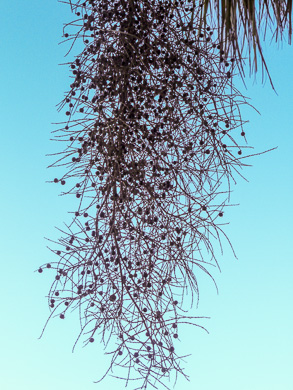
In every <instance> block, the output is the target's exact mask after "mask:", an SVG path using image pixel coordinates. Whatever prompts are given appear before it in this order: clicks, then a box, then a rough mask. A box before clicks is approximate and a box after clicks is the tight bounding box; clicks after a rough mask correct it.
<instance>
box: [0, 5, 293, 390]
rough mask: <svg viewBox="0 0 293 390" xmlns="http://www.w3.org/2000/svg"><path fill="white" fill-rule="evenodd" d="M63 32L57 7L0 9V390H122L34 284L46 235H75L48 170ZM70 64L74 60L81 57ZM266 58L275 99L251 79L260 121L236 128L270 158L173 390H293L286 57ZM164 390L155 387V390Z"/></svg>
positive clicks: (205, 285) (292, 162) (186, 337)
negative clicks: (65, 228) (52, 314)
mask: <svg viewBox="0 0 293 390" xmlns="http://www.w3.org/2000/svg"><path fill="white" fill-rule="evenodd" d="M66 20H67V21H70V20H71V14H70V9H69V6H67V5H65V4H60V3H58V2H57V0H53V1H52V0H51V1H48V0H42V1H40V0H30V1H28V2H27V1H20V0H15V1H13V2H12V1H1V14H0V29H1V40H0V53H1V64H0V69H1V71H0V81H1V91H0V99H1V100H0V107H1V152H0V166H1V169H0V172H1V202H0V215H1V225H0V237H1V246H0V259H1V274H0V279H1V281H0V291H1V296H2V299H1V321H0V351H1V353H0V367H1V375H0V388H1V389H3V390H16V389H23V390H26V389H29V390H40V389H42V390H53V389H54V390H61V389H62V390H64V389H70V390H80V389H82V390H95V389H96V390H107V389H110V388H115V389H122V388H124V386H123V382H120V381H117V380H114V379H111V378H107V379H105V380H104V381H103V382H101V383H100V384H98V385H97V384H93V381H94V380H97V379H99V378H100V377H101V376H102V375H103V374H104V371H105V369H106V368H107V366H106V365H105V361H106V359H105V357H104V354H103V349H102V344H100V343H99V342H98V341H97V342H95V343H93V344H90V345H89V346H87V347H86V348H82V347H83V343H82V342H81V343H80V344H79V345H78V346H77V348H76V350H75V352H74V353H73V354H72V352H71V349H72V346H73V344H74V341H75V338H76V336H77V335H78V332H79V325H78V322H77V321H76V318H75V317H76V316H74V315H73V316H72V318H68V319H66V320H65V321H61V320H59V318H56V319H54V320H52V322H50V324H49V326H48V328H47V331H46V332H45V334H44V336H43V338H42V339H41V340H38V337H39V335H40V333H41V330H42V327H43V325H44V323H45V321H46V319H47V316H48V313H49V310H48V308H47V301H46V298H45V296H46V294H47V292H48V289H49V287H50V285H51V277H52V274H50V275H49V274H46V273H45V272H44V273H43V274H41V275H40V274H38V273H37V272H34V271H35V270H36V269H37V268H38V266H39V265H40V264H43V263H45V262H47V261H51V260H52V256H51V254H50V252H49V251H48V249H47V248H46V245H47V241H46V240H45V239H44V236H45V237H50V238H57V237H58V232H57V231H56V230H55V228H54V226H58V227H62V223H63V221H69V220H70V217H69V216H68V215H67V211H69V210H70V202H71V200H70V199H67V198H66V197H58V194H59V190H60V187H59V186H57V187H56V186H54V185H53V184H47V183H46V180H51V179H52V178H53V177H55V176H56V171H54V170H52V169H50V170H48V169H47V168H46V166H47V165H49V163H50V162H52V161H53V160H52V159H50V158H48V157H46V156H45V155H46V154H48V153H53V152H56V151H58V150H60V146H59V145H57V144H56V143H54V142H50V137H51V131H52V130H54V129H56V126H55V127H54V126H53V125H51V123H52V122H60V121H62V120H64V118H65V115H64V112H62V113H61V114H58V113H57V111H56V107H55V105H56V104H57V103H59V101H60V100H62V98H63V93H64V92H65V90H67V88H68V86H69V83H70V81H69V72H68V68H67V67H61V66H58V64H59V63H62V62H66V59H64V54H65V53H66V50H67V48H68V46H67V45H66V44H64V45H58V42H59V41H60V40H61V34H62V25H63V23H64V22H65V21H66ZM76 53H78V51H76ZM265 56H266V58H267V61H268V65H269V69H270V71H271V76H272V78H273V81H274V83H275V88H276V90H277V93H278V95H277V94H276V93H275V92H273V90H272V88H271V87H270V84H269V82H268V81H267V82H266V83H265V85H263V84H262V82H261V73H259V74H258V76H257V83H254V82H253V79H252V78H251V79H250V78H249V75H248V74H247V77H246V83H247V89H245V88H244V87H243V85H241V81H240V80H239V82H238V83H237V85H238V86H239V88H240V89H241V91H242V92H243V94H244V95H245V96H248V97H250V98H251V101H250V102H251V104H252V105H254V106H255V107H256V108H257V109H258V110H259V111H260V112H261V115H259V114H257V113H256V112H255V111H254V110H253V109H251V108H249V107H246V108H244V109H243V111H242V115H243V118H244V119H245V120H248V121H249V123H248V124H247V125H246V126H245V132H246V134H247V140H248V143H249V145H251V146H253V147H254V148H255V149H254V151H255V152H262V151H265V150H267V149H271V148H274V147H278V148H277V149H276V150H274V151H272V152H270V153H267V154H264V155H262V156H259V157H254V158H252V159H249V161H247V162H249V163H250V164H252V165H253V166H252V167H247V168H246V169H245V171H244V172H243V173H244V175H245V176H246V178H247V179H248V182H246V181H244V180H243V179H241V178H239V179H238V180H237V181H238V183H237V185H236V186H235V187H234V189H233V194H232V203H235V204H238V203H239V204H240V205H239V206H237V207H231V208H229V210H228V209H227V210H226V212H225V217H224V219H225V222H227V223H228V222H229V223H230V224H229V225H227V226H226V227H225V232H226V233H227V235H228V237H229V238H230V239H231V241H232V243H233V246H234V249H235V251H236V254H237V257H238V259H235V258H234V257H233V253H232V252H231V250H230V249H229V247H228V245H224V249H225V251H224V255H223V256H222V255H221V253H220V250H219V249H218V248H217V249H216V250H217V253H218V260H219V263H220V266H221V273H220V272H219V271H217V270H215V271H214V273H213V275H214V277H215V279H216V281H217V283H218V287H219V295H217V293H216V290H215V288H214V286H213V284H212V282H211V281H210V280H209V279H207V278H201V279H200V304H199V308H198V309H196V308H194V313H196V314H195V315H198V316H209V317H211V319H209V320H206V321H205V322H201V324H203V325H205V326H206V327H207V329H208V330H209V334H207V333H205V332H204V331H201V330H200V329H197V328H188V329H186V330H185V331H184V332H181V334H182V335H181V344H180V345H181V346H180V349H181V351H182V354H188V353H191V354H192V356H191V357H189V358H187V359H186V364H185V367H186V370H185V372H186V374H188V375H189V376H190V382H187V381H186V380H184V378H179V379H178V382H177V385H176V390H191V389H193V390H194V389H198V390H215V389H216V390H279V389H282V390H292V389H293V374H292V364H293V351H292V348H293V312H292V300H293V283H292V280H293V255H292V244H293V240H292V236H293V202H292V198H293V197H292V194H293V153H292V148H293V124H292V123H293V121H292V112H293V97H292V90H293V72H292V68H293V51H292V46H289V45H287V44H286V43H284V45H283V47H280V48H279V49H278V48H277V45H276V44H275V43H274V42H273V43H272V44H271V45H269V44H267V45H266V48H265ZM133 388H134V387H132V386H129V389H131V390H132V389H133ZM160 389H161V388H160V387H159V390H160Z"/></svg>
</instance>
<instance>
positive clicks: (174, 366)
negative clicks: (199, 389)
mask: <svg viewBox="0 0 293 390" xmlns="http://www.w3.org/2000/svg"><path fill="white" fill-rule="evenodd" d="M70 5H71V9H72V11H73V12H74V14H75V16H76V18H75V20H74V21H73V22H72V23H69V24H67V25H66V26H65V28H64V37H65V38H66V39H67V40H68V41H69V42H72V44H73V43H74V42H75V41H76V39H77V38H80V39H81V40H82V41H83V43H84V49H83V51H82V53H81V54H79V55H78V56H77V57H76V58H75V60H74V61H72V62H70V63H69V66H70V70H71V72H72V78H73V80H72V84H71V85H70V90H69V91H68V92H67V93H66V96H65V98H64V100H63V101H62V102H61V104H60V109H61V108H63V107H64V106H66V107H67V108H66V115H67V117H68V120H67V121H66V123H64V125H62V128H61V129H60V130H59V132H58V133H57V137H56V139H57V140H59V141H64V142H65V144H66V148H65V150H64V152H62V153H61V156H60V155H59V156H58V161H57V162H56V163H55V164H53V166H60V165H61V166H63V167H64V168H65V169H66V171H65V173H64V175H63V176H62V177H59V178H55V179H54V182H55V183H61V185H62V186H65V188H67V190H66V191H65V192H64V193H65V194H74V195H75V196H76V198H77V199H78V207H77V209H76V210H74V211H73V212H74V214H73V221H72V223H71V225H70V226H68V229H67V230H66V231H64V232H62V234H63V235H62V237H61V238H60V239H59V241H58V242H57V243H56V244H57V248H56V246H55V247H54V248H51V250H52V252H53V253H54V254H55V255H56V256H57V261H55V262H52V263H49V264H44V265H42V266H41V267H40V268H39V272H40V273H42V272H43V270H44V269H46V268H51V269H52V270H54V271H55V279H54V282H53V284H52V287H51V289H50V293H49V297H48V302H49V306H50V308H51V310H52V313H51V316H52V315H53V314H58V315H59V316H60V318H62V319H64V318H66V316H67V314H68V313H69V311H70V310H71V309H79V312H80V321H81V333H80V336H81V335H83V334H85V335H86V342H94V341H95V340H96V339H97V338H101V340H102V341H103V342H104V343H105V345H107V343H108V341H109V340H111V343H112V344H109V345H111V347H113V344H114V342H113V341H115V340H116V346H115V347H113V348H112V351H110V352H109V353H111V354H112V360H111V367H110V369H111V370H112V368H115V366H119V367H120V368H125V369H126V375H125V379H126V381H127V383H128V381H130V380H132V379H137V380H141V381H140V382H139V385H138V387H137V388H146V387H147V385H149V384H150V385H153V386H156V383H161V384H163V382H162V380H163V379H164V378H165V377H167V378H168V377H169V376H170V374H171V373H172V372H174V373H176V374H177V373H178V372H179V373H183V370H182V368H181V366H180V356H178V355H177V353H176V342H177V339H178V337H179V331H178V329H179V327H180V324H186V323H189V324H193V325H195V326H199V325H198V324H197V317H195V316H192V313H190V309H189V312H188V308H186V304H185V305H184V303H185V301H184V297H185V293H186V291H189V292H191V293H192V294H193V297H194V298H196V299H197V298H198V283H197V277H196V274H195V272H196V271H197V270H198V271H204V272H205V273H208V274H209V275H210V271H209V270H208V267H209V266H210V265H216V264H217V262H216V259H215V256H214V250H213V246H212V240H214V239H217V240H220V234H222V231H221V227H220V225H221V223H220V222H219V221H221V217H223V213H224V211H223V209H224V207H225V205H226V203H227V201H228V200H229V191H230V180H231V179H232V178H233V174H234V172H236V171H238V169H239V168H241V166H242V157H241V156H240V155H241V153H242V146H239V145H238V143H237V142H236V140H235V139H234V133H235V131H236V135H238V134H241V135H242V136H243V137H244V136H245V134H244V132H243V130H242V123H243V122H242V120H241V117H240V113H239V105H240V104H242V103H245V99H244V98H243V97H242V96H241V95H240V94H239V93H238V92H237V91H236V90H235V89H234V88H233V85H232V75H233V70H234V68H235V66H236V62H237V61H236V60H234V59H233V58H230V59H228V58H226V57H225V53H224V52H223V51H222V50H221V44H220V43H219V42H218V41H217V39H216V37H215V38H213V31H212V29H211V28H210V27H206V28H205V29H201V33H200V34H199V33H198V22H199V13H200V10H201V6H200V4H199V3H198V2H197V1H172V0H163V1H162V0H127V1H126V0H118V1H117V0H114V1H108V0H87V1H77V2H76V3H74V2H73V1H70ZM74 28H75V29H76V28H77V29H78V31H76V30H74ZM242 139H243V138H242ZM223 185H224V186H226V187H225V191H223V188H222V187H223ZM192 301H193V300H192ZM51 316H50V318H51ZM80 336H79V337H80ZM119 372H120V371H119ZM183 374H184V373H183ZM184 375H185V374H184Z"/></svg>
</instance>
